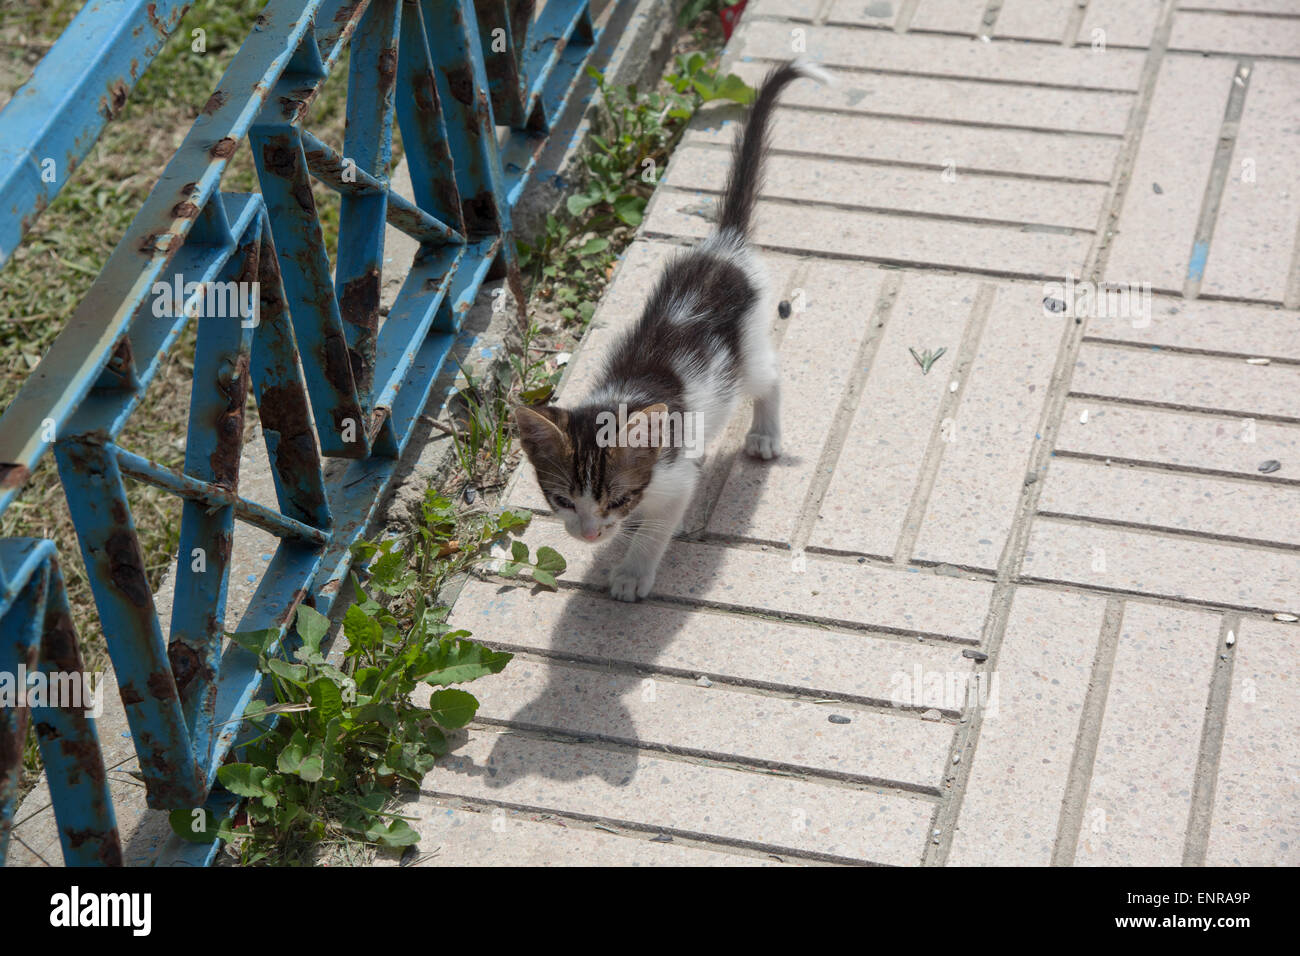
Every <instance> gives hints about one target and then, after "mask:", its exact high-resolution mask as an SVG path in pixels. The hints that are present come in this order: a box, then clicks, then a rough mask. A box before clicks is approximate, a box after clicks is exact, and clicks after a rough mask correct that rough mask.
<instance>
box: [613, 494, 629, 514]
mask: <svg viewBox="0 0 1300 956" xmlns="http://www.w3.org/2000/svg"><path fill="white" fill-rule="evenodd" d="M631 500H632V496H631V495H624V496H623V497H621V498H615V499H614V500H613V501H611V502H610V503H609V507H610V509H611V510H613V511H617V510H618V509H619V508H621V507H623V506H624V505H625V504H627V503H628V502H629V501H631Z"/></svg>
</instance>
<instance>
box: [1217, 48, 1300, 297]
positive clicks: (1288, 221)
mask: <svg viewBox="0 0 1300 956" xmlns="http://www.w3.org/2000/svg"><path fill="white" fill-rule="evenodd" d="M1297 116H1300V64H1294V63H1268V62H1264V63H1256V64H1255V66H1254V69H1252V71H1251V74H1250V89H1249V90H1248V91H1247V93H1246V103H1245V108H1244V110H1243V112H1242V116H1241V126H1240V128H1239V131H1238V133H1237V142H1236V144H1235V145H1234V146H1233V152H1232V164H1231V166H1230V167H1229V176H1228V179H1227V182H1226V183H1225V184H1224V187H1223V199H1222V202H1221V204H1220V206H1219V219H1218V223H1217V224H1216V225H1215V227H1214V238H1213V240H1212V241H1211V243H1210V254H1209V259H1208V260H1207V261H1206V264H1205V279H1204V281H1203V282H1202V284H1201V292H1202V294H1207V295H1221V296H1231V297H1233V298H1239V299H1260V300H1263V301H1266V302H1281V301H1282V300H1283V299H1284V298H1285V297H1286V292H1287V280H1288V278H1289V274H1290V272H1291V262H1292V256H1293V255H1294V253H1295V243H1296V222H1297V221H1298V220H1300V162H1297V160H1296V156H1297V155H1300V123H1297V122H1296V121H1295V119H1296V117H1297Z"/></svg>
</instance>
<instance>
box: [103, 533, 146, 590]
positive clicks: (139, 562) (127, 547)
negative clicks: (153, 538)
mask: <svg viewBox="0 0 1300 956" xmlns="http://www.w3.org/2000/svg"><path fill="white" fill-rule="evenodd" d="M119 523H120V522H119ZM104 551H105V554H106V556H107V558H108V569H109V576H110V577H111V578H112V579H113V584H115V585H116V586H117V589H118V590H119V591H121V592H122V595H123V597H125V598H126V599H127V600H128V601H130V602H131V603H132V604H134V605H135V606H136V607H138V608H150V607H151V606H152V604H153V593H152V592H151V591H150V590H149V578H148V577H147V576H146V575H145V572H144V555H142V554H141V553H140V543H139V541H137V540H136V536H135V535H134V534H132V533H131V532H130V531H127V530H125V529H122V530H118V531H114V532H113V533H112V534H111V535H109V536H108V541H107V542H105V544H104Z"/></svg>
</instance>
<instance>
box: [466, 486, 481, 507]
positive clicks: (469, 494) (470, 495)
mask: <svg viewBox="0 0 1300 956" xmlns="http://www.w3.org/2000/svg"><path fill="white" fill-rule="evenodd" d="M477 497H478V492H477V491H475V490H474V486H473V485H466V486H465V504H467V505H472V504H473V503H474V499H475V498H477Z"/></svg>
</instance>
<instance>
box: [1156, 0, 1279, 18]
mask: <svg viewBox="0 0 1300 956" xmlns="http://www.w3.org/2000/svg"><path fill="white" fill-rule="evenodd" d="M1178 7H1179V9H1183V8H1191V9H1193V10H1231V11H1237V12H1240V13H1285V14H1290V15H1292V16H1294V15H1295V14H1296V13H1298V12H1300V11H1297V10H1296V4H1295V0H1181V2H1180V3H1179V4H1178Z"/></svg>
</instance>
